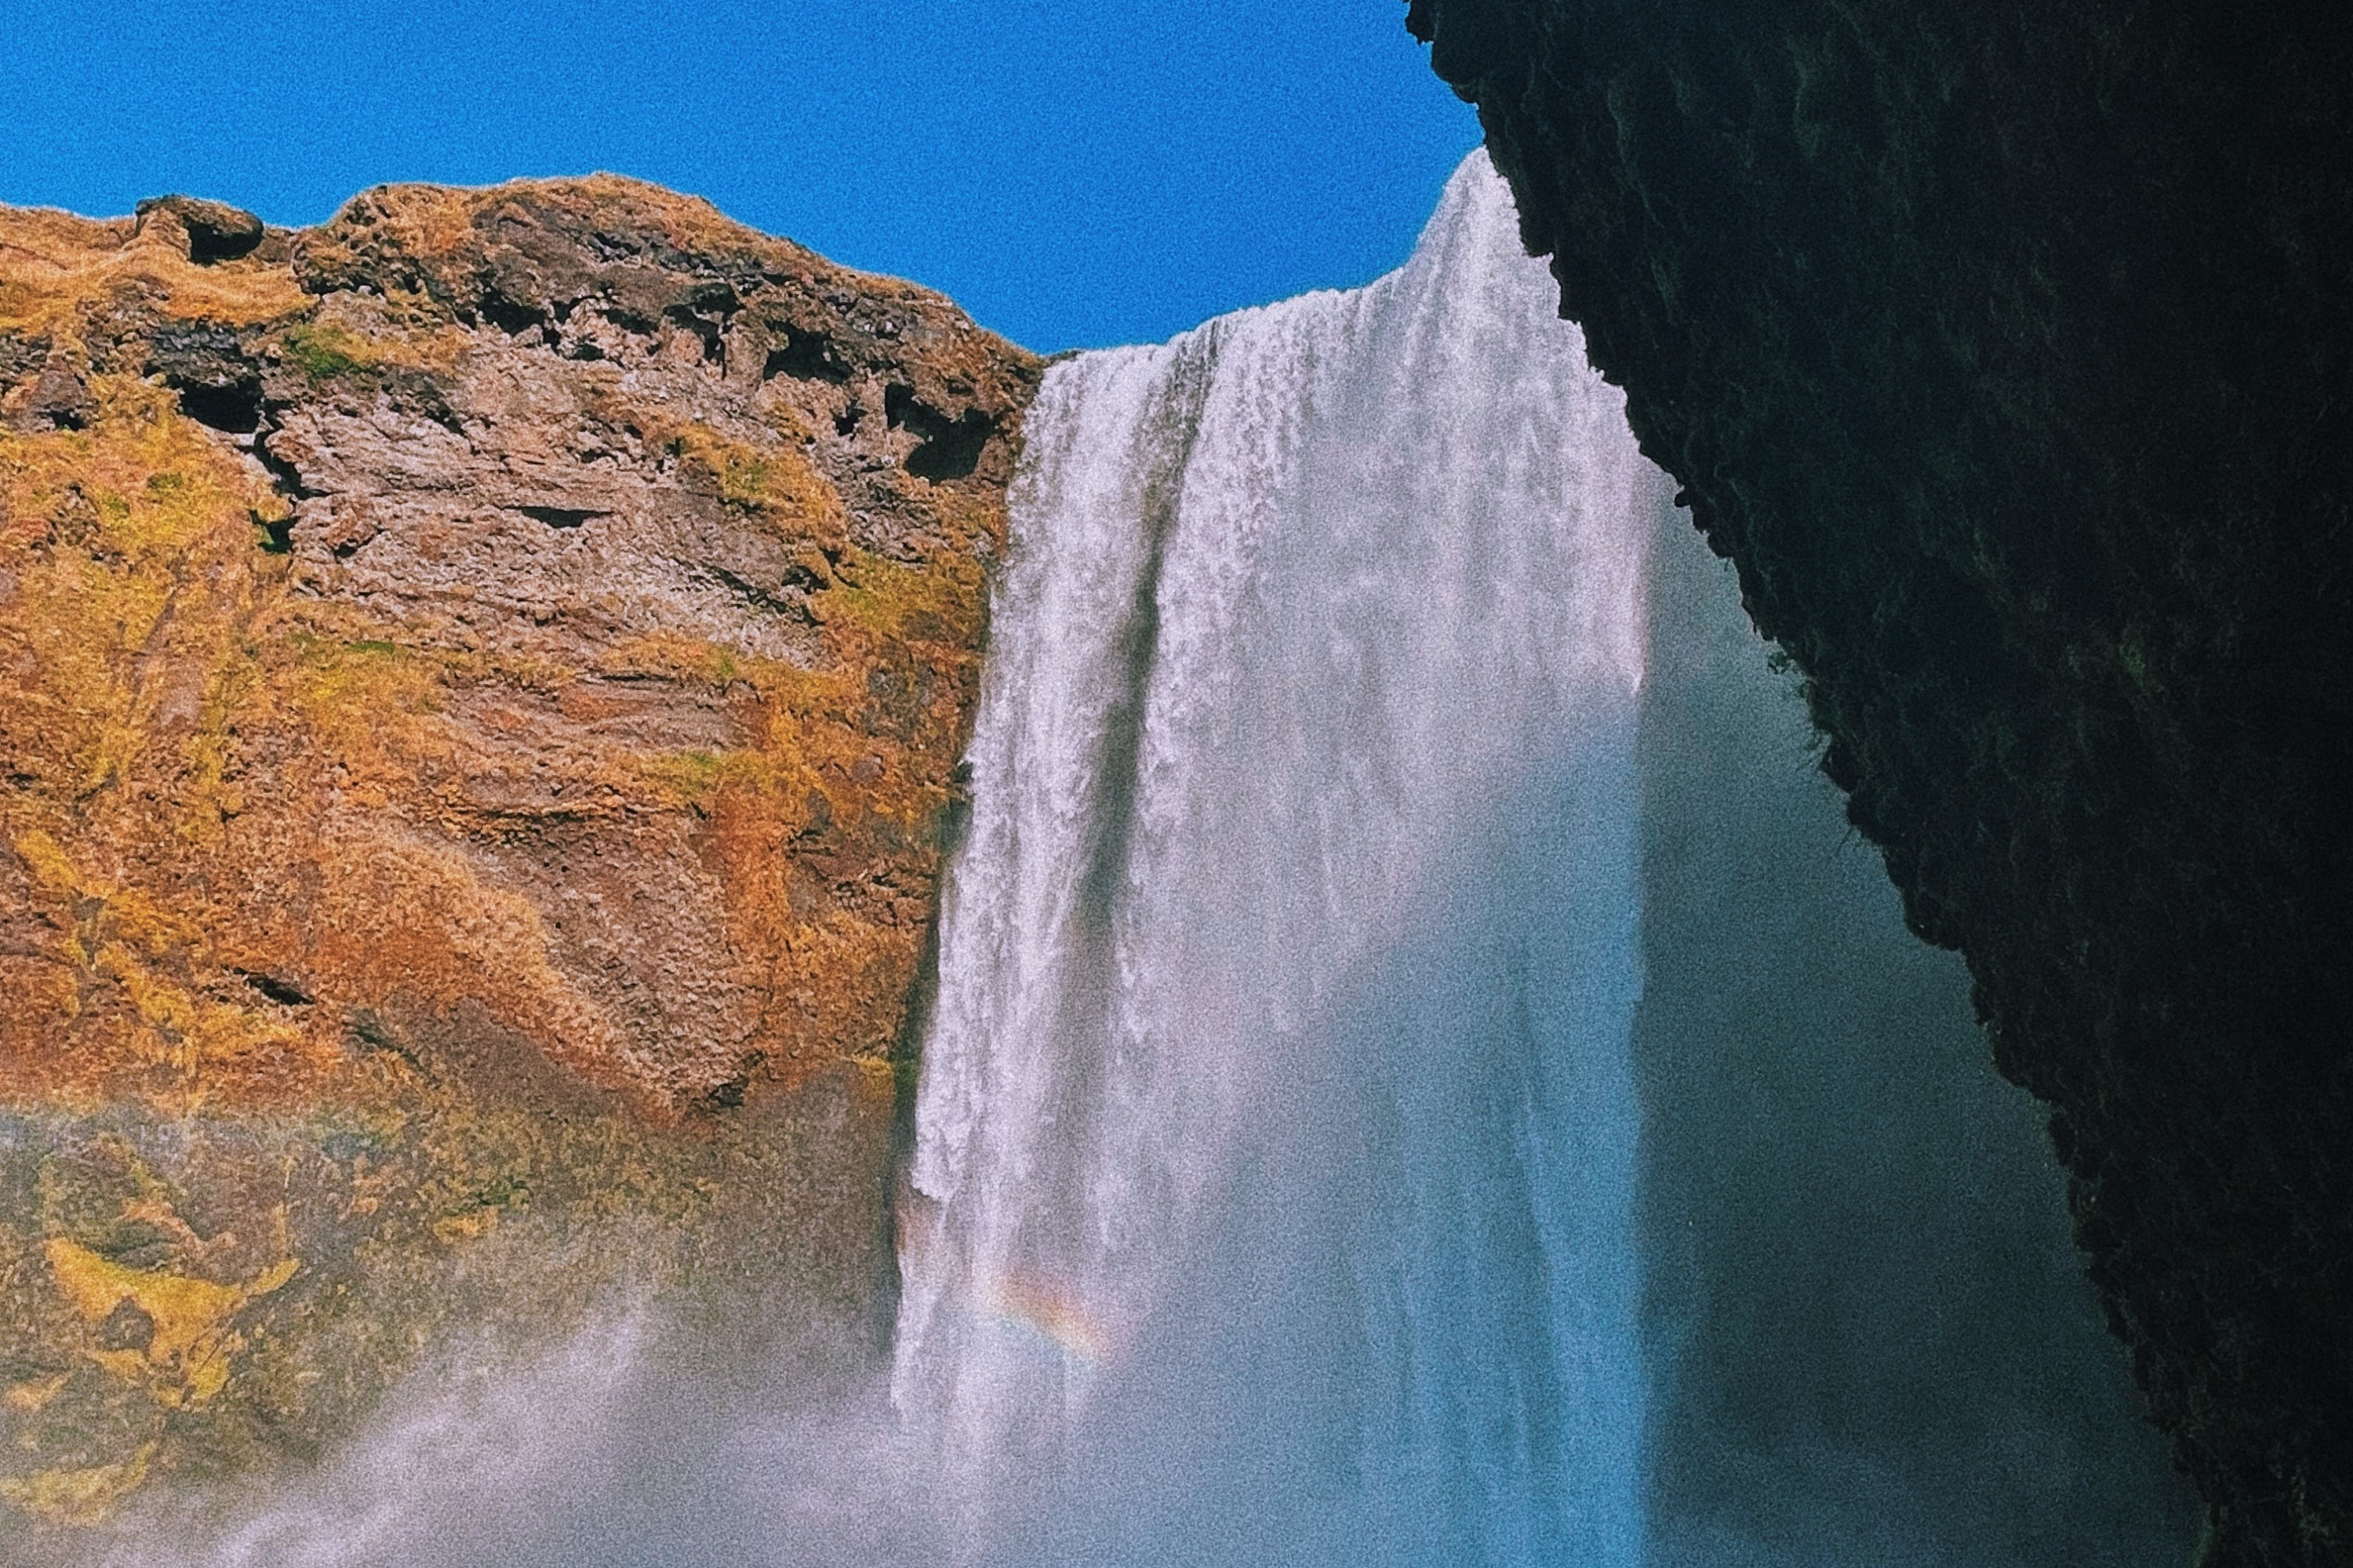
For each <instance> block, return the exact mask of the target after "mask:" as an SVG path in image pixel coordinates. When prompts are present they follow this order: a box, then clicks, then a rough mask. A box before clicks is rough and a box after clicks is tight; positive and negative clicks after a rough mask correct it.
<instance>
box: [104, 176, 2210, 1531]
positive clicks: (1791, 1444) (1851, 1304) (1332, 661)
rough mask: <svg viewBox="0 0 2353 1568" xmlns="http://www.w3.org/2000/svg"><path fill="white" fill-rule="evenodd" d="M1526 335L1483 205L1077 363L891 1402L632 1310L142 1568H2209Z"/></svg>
mask: <svg viewBox="0 0 2353 1568" xmlns="http://www.w3.org/2000/svg"><path fill="white" fill-rule="evenodd" d="M1552 305H1553V287H1552V283H1551V280H1550V279H1549V278H1548V277H1547V276H1546V272H1545V270H1544V268H1543V267H1542V265H1541V264H1539V263H1537V262H1534V261H1531V260H1528V259H1526V258H1525V257H1524V256H1523V255H1521V253H1520V249H1519V246H1518V243H1517V233H1516V227H1515V223H1514V215H1513V212H1512V209H1511V206H1510V201H1509V197H1508V196H1507V194H1506V192H1505V190H1504V186H1503V185H1502V183H1501V182H1500V181H1499V180H1498V179H1497V178H1496V177H1495V175H1494V174H1493V171H1492V170H1491V169H1490V168H1489V166H1488V164H1487V162H1486V160H1485V158H1484V156H1483V155H1474V156H1473V157H1472V159H1471V160H1470V162H1468V163H1467V164H1465V165H1464V166H1463V168H1462V169H1461V171H1460V172H1459V173H1458V174H1457V175H1456V176H1455V178H1454V180H1453V182H1452V183H1451V185H1449V187H1448V190H1447V193H1446V196H1445V199H1444V202H1443V204H1442V205H1441V207H1440V209H1439V212H1438V214H1437V216H1436V217H1434V218H1433V220H1432V221H1431V223H1430V227H1429V228H1428V230H1427V231H1426V233H1425V235H1424V237H1423V238H1422V241H1421V244H1420V246H1419V249H1417V250H1416V252H1415V254H1414V256H1413V258H1412V260H1410V261H1409V263H1408V265H1407V266H1406V267H1405V268H1404V269H1403V270H1400V271H1398V272H1397V273H1394V274H1392V275H1391V276H1389V277H1387V278H1384V279H1382V280H1380V281H1377V282H1376V283H1374V284H1372V285H1371V286H1369V287H1367V288H1365V289H1361V290H1357V291H1353V292H1347V293H1321V294H1314V295H1309V296H1306V297H1304V298H1301V299H1296V300H1292V301H1288V302H1283V303H1282V304H1278V305H1274V306H1271V307H1269V308H1267V309H1263V310H1256V311H1245V312H1242V313H1238V314H1235V315H1231V316H1227V317H1222V318H1220V319H1219V320H1217V321H1213V322H1211V323H1208V324H1207V325H1206V326H1203V327H1202V328H1200V329H1199V330H1198V331H1196V332H1193V333H1189V334H1186V335H1185V336H1183V337H1180V338H1178V339H1176V341H1175V342H1173V343H1171V344H1166V345H1165V346H1160V347H1150V348H1131V349H1120V350H1114V351H1111V352H1107V353H1102V354H1089V355H1080V356H1078V357H1076V358H1073V359H1070V360H1067V361H1064V362H1062V363H1060V364H1058V365H1056V366H1053V367H1052V368H1051V369H1050V372H1049V374H1048V376H1047V378H1046V382H1045V386H1044V388H1043V390H1042V392H1041V394H1040V396H1039V400H1038V402H1037V404H1036V406H1035V407H1034V408H1033V409H1032V411H1031V413H1030V415H1029V437H1028V450H1027V452H1026V454H1025V457H1024V459H1023V463H1022V469H1021V472H1020V476H1019V478H1018V482H1017V485H1016V489H1015V493H1014V495H1013V506H1012V518H1013V534H1014V537H1013V540H1012V550H1011V553H1010V556H1009V560H1008V566H1007V567H1006V569H1005V572H1004V574H1003V576H1002V577H1001V579H1000V581H999V584H998V591H997V604H996V610H995V617H994V623H993V641H992V645H991V648H990V652H989V665H988V673H987V683H986V690H985V692H984V694H983V698H982V704H981V710H980V713H979V715H978V722H977V729H976V736H975V739H974V743H973V748H972V753H971V763H972V774H973V778H972V793H973V815H972V818H971V821H970V823H969V824H968V828H967V830H966V833H965V842H964V843H963V846H962V848H961V850H960V852H959V854H958V856H957V858H956V861H955V866H954V870H953V874H952V875H951V878H950V885H949V890H948V895H947V901H946V905H945V908H944V916H943V923H942V932H941V952H940V972H939V989H938V1001H937V1004H936V1009H935V1012H934V1018H933V1020H932V1022H931V1027H930V1033H929V1037H928V1039H927V1041H926V1044H925V1056H924V1064H923V1082H922V1087H921V1091H920V1096H919V1105H918V1107H917V1111H918V1114H917V1136H916V1142H915V1148H914V1150H913V1162H912V1170H911V1171H910V1172H909V1177H908V1188H909V1190H908V1191H907V1192H905V1193H904V1194H903V1195H902V1204H901V1222H902V1237H903V1240H902V1274H903V1292H902V1300H901V1309H900V1318H899V1336H898V1344H897V1348H896V1354H895V1364H894V1365H893V1367H892V1389H891V1397H890V1398H889V1399H888V1400H887V1401H886V1400H883V1399H882V1398H881V1397H880V1395H879V1393H878V1392H875V1391H866V1390H860V1389H853V1390H851V1391H849V1393H846V1394H844V1393H839V1391H829V1389H828V1387H826V1386H819V1387H818V1388H817V1389H815V1390H814V1391H813V1390H812V1388H811V1386H809V1385H810V1384H811V1383H812V1381H814V1382H816V1383H818V1384H820V1385H822V1384H823V1382H824V1380H822V1379H816V1380H812V1378H811V1377H810V1376H809V1375H808V1373H807V1370H806V1369H801V1368H774V1367H766V1368H762V1369H758V1370H757V1371H755V1372H754V1374H753V1375H752V1376H751V1377H750V1379H749V1381H748V1383H745V1384H744V1387H743V1388H742V1389H741V1390H740V1391H739V1397H735V1398H732V1399H728V1400H722V1401H717V1402H714V1401H713V1400H712V1397H711V1396H710V1393H709V1390H708V1386H707V1384H706V1383H700V1382H697V1381H696V1380H695V1378H694V1377H693V1376H691V1375H687V1374H686V1373H685V1372H684V1369H686V1368H689V1367H691V1366H692V1365H693V1364H694V1363H696V1362H697V1361H698V1360H700V1359H709V1358H711V1357H712V1356H715V1357H716V1358H717V1359H718V1360H720V1361H725V1360H726V1358H727V1356H728V1354H729V1351H728V1348H727V1347H725V1346H723V1345H722V1346H713V1345H710V1344H707V1343H703V1342H702V1341H696V1342H694V1343H691V1344H683V1345H680V1346H676V1347H673V1349H672V1351H663V1352H660V1353H656V1352H655V1351H652V1350H649V1347H650V1346H656V1345H657V1341H658V1337H649V1334H648V1333H647V1332H645V1331H644V1330H643V1325H642V1323H641V1322H639V1321H638V1320H637V1319H624V1320H622V1321H621V1322H620V1323H618V1324H617V1326H614V1327H611V1328H608V1329H607V1330H603V1331H601V1332H595V1333H591V1334H588V1335H586V1336H584V1337H582V1338H581V1339H579V1340H577V1341H576V1342H575V1343H574V1344H572V1345H570V1346H569V1347H567V1348H565V1349H564V1350H563V1351H561V1352H560V1353H557V1354H554V1355H552V1356H550V1357H548V1358H546V1359H545V1360H544V1361H543V1362H541V1363H537V1364H533V1365H531V1366H527V1367H524V1368H522V1369H521V1370H520V1371H510V1372H495V1371H489V1372H480V1373H475V1374H469V1375H464V1376H457V1375H453V1374H451V1373H449V1372H447V1371H446V1370H445V1371H443V1372H427V1374H420V1377H419V1378H418V1379H417V1381H416V1382H415V1383H413V1385H412V1386H411V1387H410V1388H408V1389H407V1390H406V1391H404V1392H403V1393H402V1394H401V1395H400V1396H399V1397H397V1398H396V1399H395V1400H394V1401H393V1402H392V1404H391V1405H390V1407H389V1408H388V1410H387V1412H386V1413H385V1415H384V1416H383V1417H382V1418H380V1419H379V1421H378V1422H377V1424H376V1425H375V1429H374V1430H373V1431H371V1432H370V1433H367V1434H364V1435H363V1436H361V1438H360V1439H359V1440H357V1441H355V1442H354V1443H353V1444H352V1445H350V1446H348V1447H347V1448H345V1449H344V1450H343V1452H341V1453H340V1454H338V1455H337V1456H335V1457H333V1458H332V1462H330V1463H329V1464H327V1465H324V1466H322V1467H321V1468H320V1469H319V1470H318V1471H317V1472H315V1473H314V1474H312V1475H310V1476H308V1477H301V1478H284V1479H282V1480H281V1481H280V1483H279V1485H278V1486H277V1487H276V1488H275V1489H273V1490H272V1491H271V1492H269V1495H267V1496H266V1497H263V1498H261V1499H259V1500H258V1505H257V1506H254V1507H252V1508H250V1509H232V1510H231V1511H232V1513H234V1514H237V1517H235V1518H233V1519H231V1520H229V1522H228V1523H227V1526H226V1528H225V1529H224V1528H222V1527H219V1526H216V1524H212V1523H204V1522H201V1521H200V1520H196V1519H195V1518H194V1517H193V1516H192V1517H191V1518H188V1519H182V1518H179V1517H178V1516H176V1515H174V1514H172V1513H170V1512H169V1511H153V1510H151V1511H150V1513H149V1514H147V1515H146V1516H145V1517H144V1520H143V1522H141V1523H138V1524H137V1525H136V1526H135V1527H134V1528H132V1529H129V1530H128V1531H125V1532H123V1533H122V1534H121V1535H120V1536H119V1537H118V1538H117V1542H116V1544H117V1545H118V1546H119V1547H120V1549H121V1550H120V1551H119V1552H114V1553H112V1554H111V1555H109V1556H108V1558H107V1559H106V1560H107V1561H109V1562H110V1563H123V1564H126V1565H135V1568H160V1565H161V1564H164V1563H172V1564H175V1565H176V1564H179V1563H190V1562H202V1563H206V1564H209V1565H212V1568H286V1565H293V1564H301V1565H306V1568H391V1565H393V1564H399V1565H401V1568H490V1565H491V1564H496V1565H497V1568H556V1565H559V1564H560V1565H562V1568H650V1565H651V1564H653V1563H661V1564H663V1565H664V1568H748V1565H754V1564H757V1565H761V1568H802V1565H805V1564H806V1565H808V1568H816V1565H817V1564H820V1563H821V1564H825V1565H827V1568H885V1565H887V1568H932V1565H940V1568H947V1565H951V1564H956V1563H964V1564H971V1565H978V1568H1063V1565H1070V1568H1078V1565H1082V1564H1085V1565H1100V1568H1185V1565H1191V1564H1199V1565H1202V1568H1208V1565H1210V1564H1216V1565H1218V1568H1254V1565H1261V1564H1263V1565H1268V1568H1272V1565H1277V1564H1280V1565H1282V1568H1320V1565H1325V1564H1330V1565H1335V1568H1336V1565H1340V1564H1347V1565H1350V1568H1356V1565H1366V1568H1378V1565H1388V1564H1430V1565H1443V1568H1479V1565H1484V1564H1493V1565H1496V1568H1504V1565H1510V1568H1521V1565H1526V1568H1536V1565H1539V1564H1542V1565H1546V1568H1551V1565H1558V1568H1840V1565H1861V1564H1869V1565H1871V1568H1891V1565H1903V1568H1915V1565H1916V1568H2085V1565H2098V1568H2139V1565H2142V1564H2152V1565H2153V1564H2158V1563H2164V1562H2167V1561H2168V1560H2171V1559H2176V1558H2178V1557H2179V1552H2180V1547H2181V1543H2182V1542H2183V1540H2184V1536H2185V1520H2186V1514H2185V1508H2186V1499H2185V1498H2184V1495H2183V1493H2182V1491H2181V1489H2179V1487H2178V1486H2177V1485H2175V1484H2174V1483H2172V1482H2171V1481H2170V1480H2169V1478H2168V1477H2167V1476H2166V1475H2165V1473H2164V1469H2163V1466H2162V1460H2161V1457H2160V1456H2159V1454H2158V1450H2157V1446H2156V1444H2155V1442H2154V1439H2153V1435H2152V1434H2150V1433H2149V1432H2148V1431H2147V1429H2146V1428H2145V1426H2143V1425H2141V1424H2139V1423H2138V1422H2137V1419H2136V1418H2135V1415H2134V1414H2133V1411H2132V1409H2131V1406H2130V1402H2129V1395H2128V1394H2127V1393H2126V1390H2125V1388H2124V1384H2123V1380H2122V1377H2121V1375H2120V1372H2121V1369H2120V1367H2119V1365H2118V1364H2117V1357H2116V1353H2115V1351H2114V1347H2113V1346H2112V1345H2111V1344H2109V1343H2108V1342H2107V1341H2105V1340H2104V1338H2103V1337H2102V1336H2101V1334H2100V1331H2099V1328H2098V1324H2097V1322H2096V1318H2095V1314H2094V1311H2093V1308H2092V1306H2091V1303H2090V1300H2089V1298H2088V1294H2087V1292H2086V1291H2085V1290H2084V1286H2083V1282H2082V1280H2081V1279H2080V1277H2078V1275H2077V1264H2076V1262H2075V1259H2074V1257H2073V1253H2072V1250H2071V1249H2070V1247H2069V1245H2068V1243H2067V1239H2066V1232H2065V1220H2064V1215H2063V1212H2062V1210H2061V1206H2060V1203H2059V1201H2058V1195H2057V1182H2056V1178H2055V1173H2054V1172H2053V1171H2052V1169H2051V1167H2050V1163H2049V1160H2048V1159H2047V1157H2046V1156H2045V1155H2044V1154H2043V1153H2042V1150H2040V1148H2039V1145H2038V1140H2037V1136H2036V1134H2035V1132H2034V1130H2033V1128H2032V1127H2031V1117H2030V1115H2029V1112H2028V1110H2027V1107H2025V1105H2024V1103H2023V1101H2022V1100H2021V1097H2018V1096H2016V1095H2015V1094H2014V1093H2012V1092H2011V1091H2010V1090H2008V1089H2007V1088H2006V1086H2001V1085H1999V1084H1997V1083H1995V1082H1993V1081H1992V1080H1991V1078H1990V1075H1989V1069H1988V1068H1987V1066H1986V1065H1985V1051H1984V1045H1983V1042H1982V1040H1981V1039H1980V1038H1979V1037H1978V1035H1977V1033H1976V1032H1975V1031H1974V1029H1973V1028H1972V1027H1971V1024H1970V1022H1969V1018H1968V1004H1967V990H1968V988H1967V981H1966V978H1965V976H1963V975H1962V974H1961V972H1960V971H1959V967H1958V964H1957V961H1955V960H1953V959H1952V958H1951V955H1947V954H1934V953H1930V952H1928V951H1927V950H1926V948H1921V947H1920V946H1919V945H1918V944H1917V943H1916V942H1914V941H1913V940H1912V939H1911V938H1909V937H1908V936H1907V935H1906V934H1905V932H1904V930H1903V928H1902V925H1901V922H1900V919H1899V916H1898V912H1897V909H1896V901H1895V898H1894V892H1893V889H1891V888H1890V887H1889V886H1888V885H1887V883H1886V880H1885V877H1884V875H1883V874H1882V872H1881V871H1880V870H1879V868H1878V866H1877V865H1876V863H1875V860H1874V858H1873V856H1872V855H1871V854H1869V853H1868V852H1866V851H1863V850H1862V849H1861V848H1860V847H1859V846H1857V845H1856V844H1855V843H1854V842H1852V839H1851V837H1848V836H1846V835H1845V834H1844V830H1843V827H1842V824H1841V822H1840V821H1839V810H1838V802H1837V800H1836V797H1835V794H1834V792H1833V791H1832V790H1831V789H1830V787H1829V786H1828V784H1827V783H1825V782H1824V781H1823V780H1822V779H1820V777H1819V775H1818V774H1817V773H1816V771H1815V770H1814V768H1812V766H1811V757H1810V750H1809V747H1810V744H1811V736H1810V730H1809V728H1808V726H1807V725H1806V722H1805V719H1804V715H1803V713H1802V709H1801V707H1800V705H1799V704H1798V702H1797V700H1796V694H1795V693H1794V692H1793V691H1792V690H1791V689H1790V687H1789V684H1788V683H1787V682H1786V681H1783V680H1780V679H1779V678H1778V677H1776V676H1774V675H1772V674H1771V673H1769V672H1768V670H1767V667H1766V664H1765V660H1764V657H1763V650H1762V648H1761V646H1760V645H1759V644H1758V643H1757V641H1756V639H1755V637H1754V634H1753V633H1752V632H1751V631H1750V630H1748V628H1747V626H1746V622H1745V621H1744V620H1742V618H1741V617H1740V614H1739V610H1738V606H1737V601H1736V595H1735V594H1734V592H1733V588H1732V585H1731V584H1730V583H1729V582H1728V581H1727V580H1726V577H1725V573H1724V571H1723V570H1722V568H1721V564H1720V563H1715V562H1712V561H1709V560H1708V559H1707V558H1706V557H1705V555H1704V550H1702V549H1701V547H1700V546H1699V545H1698V543H1697V541H1696V539H1695V538H1694V536H1693V535H1691V533H1690V530H1689V529H1688V527H1686V526H1685V525H1684V524H1683V522H1682V521H1681V520H1680V519H1679V518H1677V517H1676V515H1675V514H1673V513H1672V509H1671V508H1670V507H1669V506H1668V503H1667V502H1666V499H1665V485H1664V482H1663V481H1662V479H1661V477H1660V476H1659V475H1658V474H1657V473H1656V472H1655V471H1652V470H1651V469H1650V468H1649V467H1647V466H1646V465H1645V464H1644V463H1643V462H1642V461H1641V459H1640V457H1639V456H1638V455H1637V453H1636V450H1635V447H1634V442H1633V440H1632V438H1631V437H1630V434H1629V433H1628V431H1627V428H1626V424H1625V418H1624V413H1623V408H1622V405H1621V403H1620V398H1619V397H1618V396H1617V394H1616V393H1615V392H1613V391H1612V390H1611V389H1610V388H1609V387H1607V386H1605V385H1604V384H1603V383H1602V382H1601V381H1600V380H1599V377H1597V376H1594V375H1593V374H1591V373H1590V372H1589V371H1588V370H1587V369H1585V368H1584V355H1583V352H1582V345H1581V344H1580V342H1579V338H1578V334H1577V331H1576V329H1575V328H1573V327H1570V326H1567V325H1565V324H1563V323H1560V322H1558V321H1557V320H1556V319H1555V317H1554V313H1553V308H1552ZM742 1370H743V1369H740V1368H739V1369H737V1371H739V1372H740V1371H742ZM198 1542H202V1543H203V1544H201V1545H199V1544H198Z"/></svg>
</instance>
